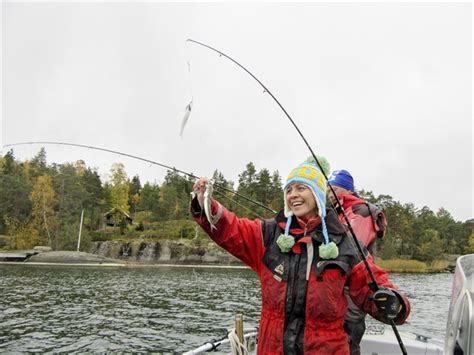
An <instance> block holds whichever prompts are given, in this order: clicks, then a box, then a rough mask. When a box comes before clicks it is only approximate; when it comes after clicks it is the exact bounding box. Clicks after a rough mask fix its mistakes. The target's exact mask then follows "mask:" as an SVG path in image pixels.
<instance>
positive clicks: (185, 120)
mask: <svg viewBox="0 0 474 355" xmlns="http://www.w3.org/2000/svg"><path fill="white" fill-rule="evenodd" d="M192 108H193V100H191V101H190V102H189V104H188V105H187V106H186V112H185V113H184V117H183V120H182V121H181V132H180V134H179V135H180V136H181V137H182V136H183V131H184V127H185V126H186V123H187V122H188V119H189V115H190V114H191V109H192Z"/></svg>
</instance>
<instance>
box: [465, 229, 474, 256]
mask: <svg viewBox="0 0 474 355" xmlns="http://www.w3.org/2000/svg"><path fill="white" fill-rule="evenodd" d="M471 253H474V233H473V232H471V235H470V236H469V241H468V243H467V247H466V254H471Z"/></svg>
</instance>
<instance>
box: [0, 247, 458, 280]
mask: <svg viewBox="0 0 474 355" xmlns="http://www.w3.org/2000/svg"><path fill="white" fill-rule="evenodd" d="M167 242H170V241H167ZM166 244H168V243H166ZM171 244H172V243H171ZM183 250H184V249H183ZM183 250H181V254H180V255H179V256H178V255H174V257H173V256H171V255H169V254H168V256H167V257H165V258H164V259H161V260H160V259H159V258H156V259H155V260H152V261H151V260H150V259H146V261H141V260H140V259H139V258H136V257H132V258H131V259H124V258H110V257H104V256H101V255H97V254H92V253H86V252H74V251H38V250H28V251H5V250H4V251H3V252H0V265H58V266H103V267H185V268H186V267H192V268H234V269H246V268H247V266H245V265H244V264H243V263H241V262H240V261H239V260H237V259H235V258H232V257H229V255H226V252H225V251H223V250H222V251H221V252H217V253H216V251H215V250H211V251H204V253H201V255H198V254H186V252H184V253H183ZM21 252H24V253H32V252H35V253H36V254H34V255H32V256H29V257H27V258H26V259H25V260H23V261H7V260H8V259H7V258H5V256H6V255H8V254H12V255H13V254H18V253H21ZM187 252H191V253H192V252H193V251H192V250H188V251H187ZM206 253H211V254H212V258H209V259H207V261H206V260H203V259H202V256H203V255H204V254H206ZM449 259H450V260H451V261H450V260H435V261H433V262H431V263H425V262H421V261H417V260H404V259H391V260H382V259H380V258H378V259H377V260H376V264H377V265H379V266H381V267H382V268H384V269H385V270H386V271H387V272H390V273H446V272H453V271H454V267H455V262H454V260H455V259H456V256H455V255H451V256H449Z"/></svg>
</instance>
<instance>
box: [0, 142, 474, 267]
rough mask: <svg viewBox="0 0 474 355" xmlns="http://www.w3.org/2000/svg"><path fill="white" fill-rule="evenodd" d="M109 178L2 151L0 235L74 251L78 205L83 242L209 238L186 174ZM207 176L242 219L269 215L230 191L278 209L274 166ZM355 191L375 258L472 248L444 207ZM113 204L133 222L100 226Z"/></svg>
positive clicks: (42, 155)
mask: <svg viewBox="0 0 474 355" xmlns="http://www.w3.org/2000/svg"><path fill="white" fill-rule="evenodd" d="M110 176H111V178H110V181H109V182H105V183H103V182H102V181H101V179H100V175H99V173H98V172H97V171H96V170H94V169H91V168H89V167H87V165H86V164H85V162H84V161H82V160H79V161H76V162H74V163H65V164H51V165H48V164H47V161H46V151H45V150H44V149H41V150H40V151H39V152H38V154H37V155H36V156H35V157H34V158H33V159H31V161H24V162H19V161H17V160H16V159H15V156H14V153H13V151H9V152H7V153H6V154H5V155H4V156H3V157H0V234H9V235H10V236H9V237H8V240H13V242H11V245H10V247H12V248H19V247H30V246H34V245H33V244H35V243H43V244H44V243H46V244H48V243H49V241H48V235H49V237H50V238H51V244H52V246H53V247H54V248H55V249H69V250H75V248H76V247H77V235H78V230H79V221H80V216H81V211H82V209H84V223H83V229H82V238H81V239H82V242H81V245H82V246H85V245H87V243H89V242H90V241H91V240H110V239H123V238H129V239H137V238H154V239H155V238H156V239H161V238H165V239H179V240H180V242H181V241H184V240H190V241H194V242H196V241H200V242H202V243H204V242H205V241H206V242H207V241H208V238H207V237H205V235H204V233H203V232H202V230H201V229H199V228H196V224H195V222H194V221H193V220H192V218H191V216H190V213H189V203H190V193H191V192H192V186H193V180H192V179H191V178H185V177H182V176H181V175H179V174H178V173H177V172H176V171H168V172H167V174H166V176H165V178H164V182H163V183H162V184H157V183H150V182H146V183H145V184H144V185H142V184H141V182H140V178H139V177H138V176H134V177H133V178H132V179H131V180H130V179H128V178H127V173H126V171H125V167H124V166H123V164H114V165H113V167H112V170H111V174H110ZM212 179H213V180H214V197H215V198H216V199H218V200H219V202H221V203H222V204H223V205H224V206H226V207H227V208H228V209H230V210H232V211H234V212H235V213H236V214H237V215H239V216H241V217H248V218H255V217H258V216H259V217H262V218H267V217H268V218H269V217H272V216H273V214H272V213H269V212H267V211H266V210H264V209H263V208H261V207H258V206H256V205H253V204H251V203H250V202H248V201H247V200H245V199H244V198H241V197H236V196H235V195H234V194H233V191H237V192H238V193H239V194H241V195H243V196H246V197H248V198H250V199H253V200H255V201H258V202H260V203H262V204H263V205H266V206H268V207H270V208H272V209H274V210H276V211H278V210H280V209H281V208H283V192H282V179H281V177H280V174H279V172H278V171H274V172H273V173H272V172H270V171H269V170H268V169H265V168H263V169H260V170H257V168H256V167H255V165H254V164H253V163H252V162H249V163H248V164H247V165H246V166H245V168H244V170H243V171H242V172H241V174H239V176H238V184H237V186H236V187H234V183H233V182H232V181H230V180H227V179H226V178H225V177H224V175H223V174H222V173H221V172H219V171H217V170H216V171H215V172H214V174H213V176H212ZM221 187H225V189H223V188H221ZM359 195H360V196H361V197H363V198H364V199H366V200H367V201H369V202H371V203H374V204H377V205H378V206H380V207H381V208H382V209H383V210H384V211H385V213H386V216H387V219H388V222H389V226H388V231H387V234H386V236H385V238H384V239H383V240H378V241H377V256H379V257H380V258H382V259H394V258H400V257H402V258H403V259H404V260H408V259H417V260H419V261H423V262H425V263H431V266H430V267H429V268H431V269H434V268H435V266H432V265H433V263H434V262H435V261H436V260H439V259H441V258H445V256H446V255H447V254H463V253H473V252H474V236H473V232H472V230H473V223H474V221H473V220H470V221H466V222H460V221H455V220H454V219H453V218H452V216H451V214H450V213H449V212H448V211H447V210H445V209H440V210H439V211H436V212H433V211H431V210H430V209H429V208H428V207H422V208H421V209H416V208H415V206H413V204H410V203H405V204H404V203H401V202H399V201H396V200H395V199H394V198H393V197H392V196H389V195H378V196H376V195H374V194H373V193H372V192H371V191H364V190H361V191H359ZM112 208H121V209H122V210H123V211H125V212H130V214H131V217H132V218H133V225H126V224H125V223H124V221H123V222H122V224H121V226H120V221H121V220H118V221H117V226H120V227H119V228H116V227H115V228H114V227H107V228H104V214H105V213H106V212H108V211H110V210H111V209H112ZM117 215H118V216H123V214H121V213H117ZM121 218H122V217H121ZM48 232H49V233H48ZM41 238H43V240H41ZM84 248H85V247H84ZM84 250H85V249H84ZM414 268H415V269H416V267H414ZM427 268H428V267H427Z"/></svg>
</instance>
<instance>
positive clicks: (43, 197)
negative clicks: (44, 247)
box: [30, 175, 57, 246]
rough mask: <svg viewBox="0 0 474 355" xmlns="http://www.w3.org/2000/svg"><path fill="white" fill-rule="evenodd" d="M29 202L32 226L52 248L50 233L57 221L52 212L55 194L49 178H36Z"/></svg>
mask: <svg viewBox="0 0 474 355" xmlns="http://www.w3.org/2000/svg"><path fill="white" fill-rule="evenodd" d="M30 200H31V203H32V206H33V208H32V212H31V217H32V221H33V225H34V226H35V227H36V229H37V230H38V231H39V232H40V235H41V236H44V235H45V234H46V236H47V241H48V243H49V245H50V246H53V243H52V242H53V237H52V235H51V233H52V231H54V229H55V227H56V222H57V221H56V213H55V211H54V204H55V193H54V190H53V185H52V181H51V177H50V176H48V175H40V176H38V177H37V178H36V182H35V184H34V185H33V189H32V191H31V194H30Z"/></svg>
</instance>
